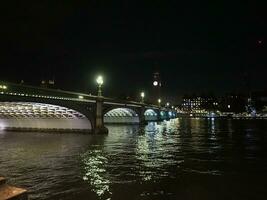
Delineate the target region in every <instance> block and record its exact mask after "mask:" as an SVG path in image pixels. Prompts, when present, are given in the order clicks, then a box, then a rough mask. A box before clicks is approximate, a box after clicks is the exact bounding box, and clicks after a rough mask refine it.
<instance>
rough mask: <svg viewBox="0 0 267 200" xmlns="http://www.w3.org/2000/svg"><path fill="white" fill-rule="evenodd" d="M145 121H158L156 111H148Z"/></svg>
mask: <svg viewBox="0 0 267 200" xmlns="http://www.w3.org/2000/svg"><path fill="white" fill-rule="evenodd" d="M145 120H146V121H156V120H158V115H157V113H156V112H155V111H154V110H152V109H148V110H146V112H145Z"/></svg>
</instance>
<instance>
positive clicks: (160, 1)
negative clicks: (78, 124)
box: [0, 0, 267, 97]
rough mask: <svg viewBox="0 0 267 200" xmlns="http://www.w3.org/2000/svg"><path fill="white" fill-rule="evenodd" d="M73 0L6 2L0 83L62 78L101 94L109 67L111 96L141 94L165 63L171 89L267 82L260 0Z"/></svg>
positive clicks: (176, 92) (237, 87)
mask: <svg viewBox="0 0 267 200" xmlns="http://www.w3.org/2000/svg"><path fill="white" fill-rule="evenodd" d="M47 2H50V3H47ZM66 2H71V1H65V3H63V1H45V2H41V1H35V2H34V1H32V3H26V2H25V1H16V3H11V2H10V3H8V5H4V6H3V10H4V13H2V20H1V21H2V24H1V34H2V37H1V40H2V42H1V44H2V45H1V46H2V52H4V53H2V56H1V61H0V62H1V74H0V79H1V80H4V81H11V82H19V81H20V80H21V79H23V80H24V81H25V83H27V84H34V85H38V84H39V82H40V80H41V79H52V78H55V81H56V87H57V88H61V89H66V90H76V91H83V92H88V93H89V92H92V93H94V92H95V88H96V85H95V76H96V75H97V74H103V76H104V77H105V86H104V92H105V94H106V95H111V96H116V95H121V94H123V93H127V94H129V95H135V94H136V95H137V94H139V92H140V91H141V90H146V91H147V93H149V90H148V88H149V86H150V85H151V84H152V76H153V72H154V71H155V70H159V71H160V73H161V76H162V84H163V88H162V92H163V94H165V95H166V96H173V97H177V96H181V95H183V94H185V93H193V92H197V93H200V92H207V91H213V92H215V93H219V94H221V93H224V92H230V91H241V90H244V88H246V86H245V85H248V83H249V84H250V87H251V88H252V89H266V88H267V85H266V84H267V78H266V76H267V69H266V67H267V61H266V58H267V56H266V53H267V50H266V43H267V38H266V32H267V31H266V27H267V23H266V22H267V21H266V19H267V18H266V14H265V13H266V10H265V9H264V8H265V7H264V5H261V4H259V3H257V2H256V1H253V3H252V4H246V3H245V1H244V3H243V4H241V3H240V2H241V1H239V2H236V3H233V1H227V2H226V1H224V2H221V3H219V2H215V1H210V2H205V1H195V2H194V1H190V3H184V1H178V0H172V1H171V0H169V1H168V0H153V1H152V0H150V1H145V0H143V1H135V0H132V1H126V0H125V1H108V0H106V1H103V0H102V1H101V0H94V1H88V2H87V3H77V2H78V1H72V3H66ZM74 2H75V3H74ZM182 2H183V3H182ZM262 3H263V1H262ZM245 83H247V84H245Z"/></svg>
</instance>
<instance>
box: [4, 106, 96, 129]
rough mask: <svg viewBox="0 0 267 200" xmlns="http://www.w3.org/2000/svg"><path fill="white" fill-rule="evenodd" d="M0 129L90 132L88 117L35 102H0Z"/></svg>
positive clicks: (61, 107)
mask: <svg viewBox="0 0 267 200" xmlns="http://www.w3.org/2000/svg"><path fill="white" fill-rule="evenodd" d="M0 129H8V130H23V129H26V130H86V131H91V130H92V123H91V121H90V119H88V117H87V116H86V115H85V114H83V113H81V112H79V111H77V110H74V109H71V108H67V107H64V106H60V105H54V104H47V103H36V102H0Z"/></svg>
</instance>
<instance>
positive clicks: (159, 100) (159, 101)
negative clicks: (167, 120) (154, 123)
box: [158, 99, 161, 107]
mask: <svg viewBox="0 0 267 200" xmlns="http://www.w3.org/2000/svg"><path fill="white" fill-rule="evenodd" d="M158 103H159V107H160V104H161V99H158Z"/></svg>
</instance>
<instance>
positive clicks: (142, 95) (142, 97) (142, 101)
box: [141, 92, 145, 103]
mask: <svg viewBox="0 0 267 200" xmlns="http://www.w3.org/2000/svg"><path fill="white" fill-rule="evenodd" d="M144 98H145V93H144V92H141V103H144Z"/></svg>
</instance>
